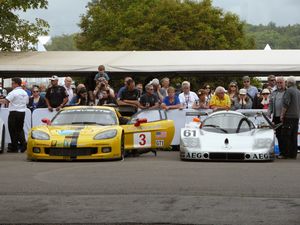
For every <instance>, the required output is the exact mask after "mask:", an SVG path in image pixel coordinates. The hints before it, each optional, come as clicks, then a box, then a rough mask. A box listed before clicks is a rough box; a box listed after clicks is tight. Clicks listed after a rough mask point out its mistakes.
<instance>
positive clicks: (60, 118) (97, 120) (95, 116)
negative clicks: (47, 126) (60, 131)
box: [52, 109, 117, 126]
mask: <svg viewBox="0 0 300 225" xmlns="http://www.w3.org/2000/svg"><path fill="white" fill-rule="evenodd" d="M66 124H91V125H94V124H96V125H102V126H107V125H116V124H117V118H116V114H115V113H114V112H112V111H111V110H106V109H70V110H63V111H61V112H60V113H58V114H57V115H56V116H55V117H54V118H53V120H52V125H66Z"/></svg>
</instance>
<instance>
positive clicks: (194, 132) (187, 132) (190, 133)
mask: <svg viewBox="0 0 300 225" xmlns="http://www.w3.org/2000/svg"><path fill="white" fill-rule="evenodd" d="M183 136H184V137H198V132H197V130H184V131H183Z"/></svg>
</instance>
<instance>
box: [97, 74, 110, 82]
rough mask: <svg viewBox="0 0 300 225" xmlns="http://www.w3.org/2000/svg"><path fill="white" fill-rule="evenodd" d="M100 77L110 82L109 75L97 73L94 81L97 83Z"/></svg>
mask: <svg viewBox="0 0 300 225" xmlns="http://www.w3.org/2000/svg"><path fill="white" fill-rule="evenodd" d="M99 77H104V78H105V79H106V80H109V76H108V75H107V73H103V74H100V73H97V74H96V75H95V78H94V80H95V81H97V80H98V78H99Z"/></svg>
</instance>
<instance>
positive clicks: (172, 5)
mask: <svg viewBox="0 0 300 225" xmlns="http://www.w3.org/2000/svg"><path fill="white" fill-rule="evenodd" d="M79 26H80V28H81V32H80V33H79V34H78V35H77V37H76V43H77V47H78V48H79V49H80V50H201V49H203V50H209V49H249V48H253V47H254V41H253V40H251V38H247V37H246V36H245V34H244V30H243V29H244V24H243V23H242V22H241V21H240V19H239V17H238V16H237V15H235V14H232V13H224V12H223V10H222V9H220V8H215V7H213V6H212V3H211V0H203V1H195V0H194V1H192V0H181V1H180V0H119V1H114V0H98V1H97V0H94V1H92V2H91V3H89V5H88V10H87V13H86V14H85V15H83V16H82V18H81V22H80V24H79Z"/></svg>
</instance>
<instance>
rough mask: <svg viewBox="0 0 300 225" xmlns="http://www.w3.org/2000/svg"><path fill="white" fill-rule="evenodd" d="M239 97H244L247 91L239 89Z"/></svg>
mask: <svg viewBox="0 0 300 225" xmlns="http://www.w3.org/2000/svg"><path fill="white" fill-rule="evenodd" d="M239 94H240V95H246V94H247V90H246V89H245V88H242V89H240V91H239Z"/></svg>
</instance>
